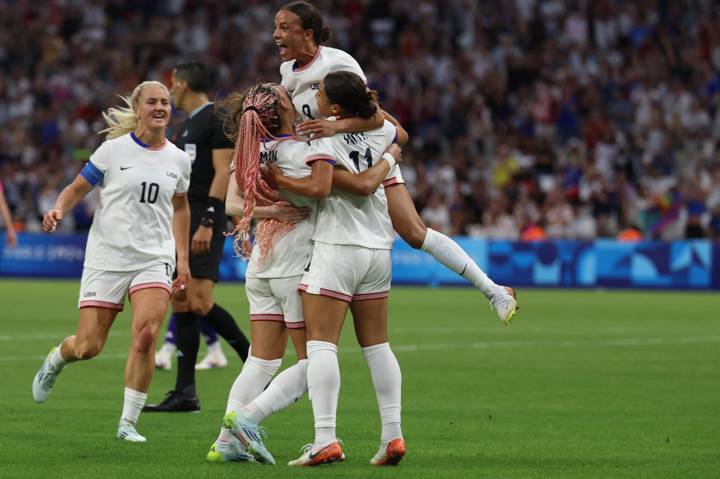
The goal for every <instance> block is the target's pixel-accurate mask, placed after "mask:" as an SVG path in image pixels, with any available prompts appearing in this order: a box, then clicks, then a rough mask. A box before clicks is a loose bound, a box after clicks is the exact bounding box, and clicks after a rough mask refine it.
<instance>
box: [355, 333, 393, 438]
mask: <svg viewBox="0 0 720 479" xmlns="http://www.w3.org/2000/svg"><path fill="white" fill-rule="evenodd" d="M362 352H363V356H365V361H366V362H367V364H368V367H369V368H370V376H371V377H372V382H373V386H374V387H375V395H376V397H377V402H378V408H379V409H380V420H381V422H382V436H381V438H380V441H381V444H382V445H387V444H388V443H389V442H390V441H391V440H393V439H397V438H402V437H403V436H402V429H401V428H400V410H401V389H402V374H401V373H400V365H399V364H398V362H397V359H396V358H395V354H394V353H393V352H392V349H390V343H382V344H376V345H374V346H368V347H366V348H363V349H362Z"/></svg>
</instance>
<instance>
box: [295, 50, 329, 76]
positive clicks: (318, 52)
mask: <svg viewBox="0 0 720 479" xmlns="http://www.w3.org/2000/svg"><path fill="white" fill-rule="evenodd" d="M320 50H322V45H318V49H317V51H316V52H315V56H314V57H312V60H310V61H309V62H307V63H306V64H305V65H303V66H301V67H298V66H297V60H295V63H293V67H292V70H293V71H294V72H301V71H303V70H305V69H306V68H307V67H309V66H310V65H312V64H313V63H315V60H317V59H318V57H319V56H320Z"/></svg>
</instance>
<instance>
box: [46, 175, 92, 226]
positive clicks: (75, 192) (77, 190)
mask: <svg viewBox="0 0 720 479" xmlns="http://www.w3.org/2000/svg"><path fill="white" fill-rule="evenodd" d="M92 189H93V185H92V184H90V182H89V181H88V180H87V179H85V177H84V176H82V175H78V176H76V177H75V179H74V180H73V181H72V183H70V184H69V185H67V186H66V187H65V188H64V189H63V190H62V191H61V192H60V196H58V199H57V201H55V207H54V208H52V209H51V210H48V211H47V212H45V214H44V215H43V225H42V227H43V230H45V231H48V232H50V233H53V232H54V231H55V229H57V225H58V223H59V222H60V220H62V219H63V216H65V213H67V212H69V211H72V209H73V208H75V206H76V205H77V204H78V203H79V202H80V200H82V199H83V198H84V197H85V195H87V194H88V193H90V191H91V190H92Z"/></svg>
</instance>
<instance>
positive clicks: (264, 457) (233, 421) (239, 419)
mask: <svg viewBox="0 0 720 479" xmlns="http://www.w3.org/2000/svg"><path fill="white" fill-rule="evenodd" d="M223 427H224V428H226V429H228V430H229V431H230V432H231V433H232V434H233V436H235V437H236V438H237V439H238V440H239V441H240V442H241V443H242V445H243V446H245V449H246V450H247V452H248V453H250V454H251V455H252V456H253V457H254V458H255V460H256V461H257V462H259V463H261V464H275V458H274V457H273V456H272V454H270V451H268V450H267V448H266V447H265V444H263V440H262V436H264V435H266V433H265V431H264V430H263V429H262V428H261V427H260V426H259V425H258V424H256V423H255V422H253V421H252V420H250V418H248V417H247V416H245V415H244V414H242V413H240V414H237V413H236V412H235V411H230V412H229V413H227V414H225V417H224V418H223Z"/></svg>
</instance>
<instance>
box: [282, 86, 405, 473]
mask: <svg viewBox="0 0 720 479" xmlns="http://www.w3.org/2000/svg"><path fill="white" fill-rule="evenodd" d="M317 104H318V110H319V112H320V113H321V114H323V115H326V116H329V115H331V114H332V115H333V116H336V117H340V118H351V117H355V116H357V117H360V118H364V119H369V118H371V117H372V116H373V115H374V114H375V112H376V110H377V106H376V104H375V96H374V92H366V87H365V82H364V81H363V80H362V78H360V77H359V76H358V75H356V74H354V73H350V72H335V73H330V74H329V75H327V76H326V77H325V79H324V80H323V81H322V82H321V84H320V89H319V90H318V101H317ZM395 141H398V142H399V143H401V144H402V143H404V142H405V141H407V134H406V133H405V131H404V130H403V129H402V127H399V126H395V125H393V124H392V123H390V122H388V121H386V122H384V124H383V126H382V127H381V128H376V129H374V130H369V131H365V132H362V133H346V134H339V135H335V136H333V137H330V138H322V139H319V140H313V141H312V142H311V143H310V146H311V148H312V150H313V157H315V158H323V159H327V160H332V161H335V162H337V165H338V167H342V168H343V169H345V170H346V171H345V172H344V175H339V174H338V175H336V177H335V178H334V180H333V186H334V189H333V194H332V195H330V196H329V197H327V198H325V199H323V200H322V201H321V202H320V204H319V206H318V213H317V222H316V228H315V233H314V234H313V238H312V239H313V242H314V245H313V252H312V259H311V262H310V265H309V267H308V269H306V272H305V274H304V275H303V277H302V281H301V283H300V290H301V291H303V295H302V298H303V316H304V317H305V325H306V334H307V338H308V341H307V352H308V359H309V363H308V387H309V390H310V391H311V399H312V406H313V414H314V416H315V440H314V443H313V444H311V445H309V446H308V447H306V448H305V450H304V451H303V454H302V455H301V457H300V458H298V459H297V460H295V461H291V462H290V465H293V466H316V465H320V464H325V463H331V462H336V461H341V460H343V459H344V454H343V451H342V447H341V446H340V443H339V441H338V439H337V437H336V435H335V415H336V409H337V400H338V394H339V391H340V371H339V367H338V359H337V343H338V339H339V335H340V331H341V329H342V325H343V322H344V319H345V314H346V312H347V310H348V307H350V308H351V309H352V313H353V321H354V325H355V333H356V337H357V340H358V343H359V344H360V346H362V348H363V354H364V356H365V359H366V361H367V363H368V366H369V367H370V373H371V377H372V380H373V385H374V387H375V392H376V396H377V400H378V406H379V408H380V414H381V420H382V421H381V422H382V437H381V446H380V449H379V450H378V453H377V454H376V455H375V456H374V457H373V458H372V459H371V461H370V462H371V464H375V465H385V464H397V463H398V462H399V461H400V459H402V457H403V455H404V454H405V443H404V439H403V436H402V431H401V428H400V388H401V374H400V367H399V365H398V363H397V359H396V358H395V355H394V354H393V352H392V350H391V349H390V345H389V342H388V336H387V298H388V294H389V290H390V277H391V262H390V249H391V247H392V243H393V241H394V233H393V229H392V224H391V222H390V218H389V216H388V214H387V200H386V198H385V193H384V191H383V190H384V189H383V187H382V186H381V185H380V181H378V183H377V184H376V185H373V188H372V190H367V189H365V188H357V187H356V186H355V185H351V184H346V183H345V179H346V178H352V177H354V176H359V175H360V174H361V173H362V172H364V171H365V170H367V169H368V168H370V167H371V166H373V165H374V164H377V163H378V162H383V158H384V159H385V160H386V161H388V162H391V163H393V164H394V161H393V160H394V159H393V157H392V156H389V155H387V154H385V155H383V153H384V152H385V151H386V149H387V148H388V146H389V145H391V144H393V143H394V142H395ZM395 148H397V147H395ZM390 166H392V164H391V165H390ZM388 171H389V170H388ZM269 174H270V175H271V181H272V182H273V183H276V184H277V186H278V187H279V188H281V189H285V190H288V191H291V192H294V193H297V194H301V195H304V194H306V193H307V191H309V188H310V182H309V181H308V180H307V179H306V178H300V179H297V178H289V177H287V176H283V175H282V174H281V173H280V171H279V170H278V169H277V168H270V172H269Z"/></svg>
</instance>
